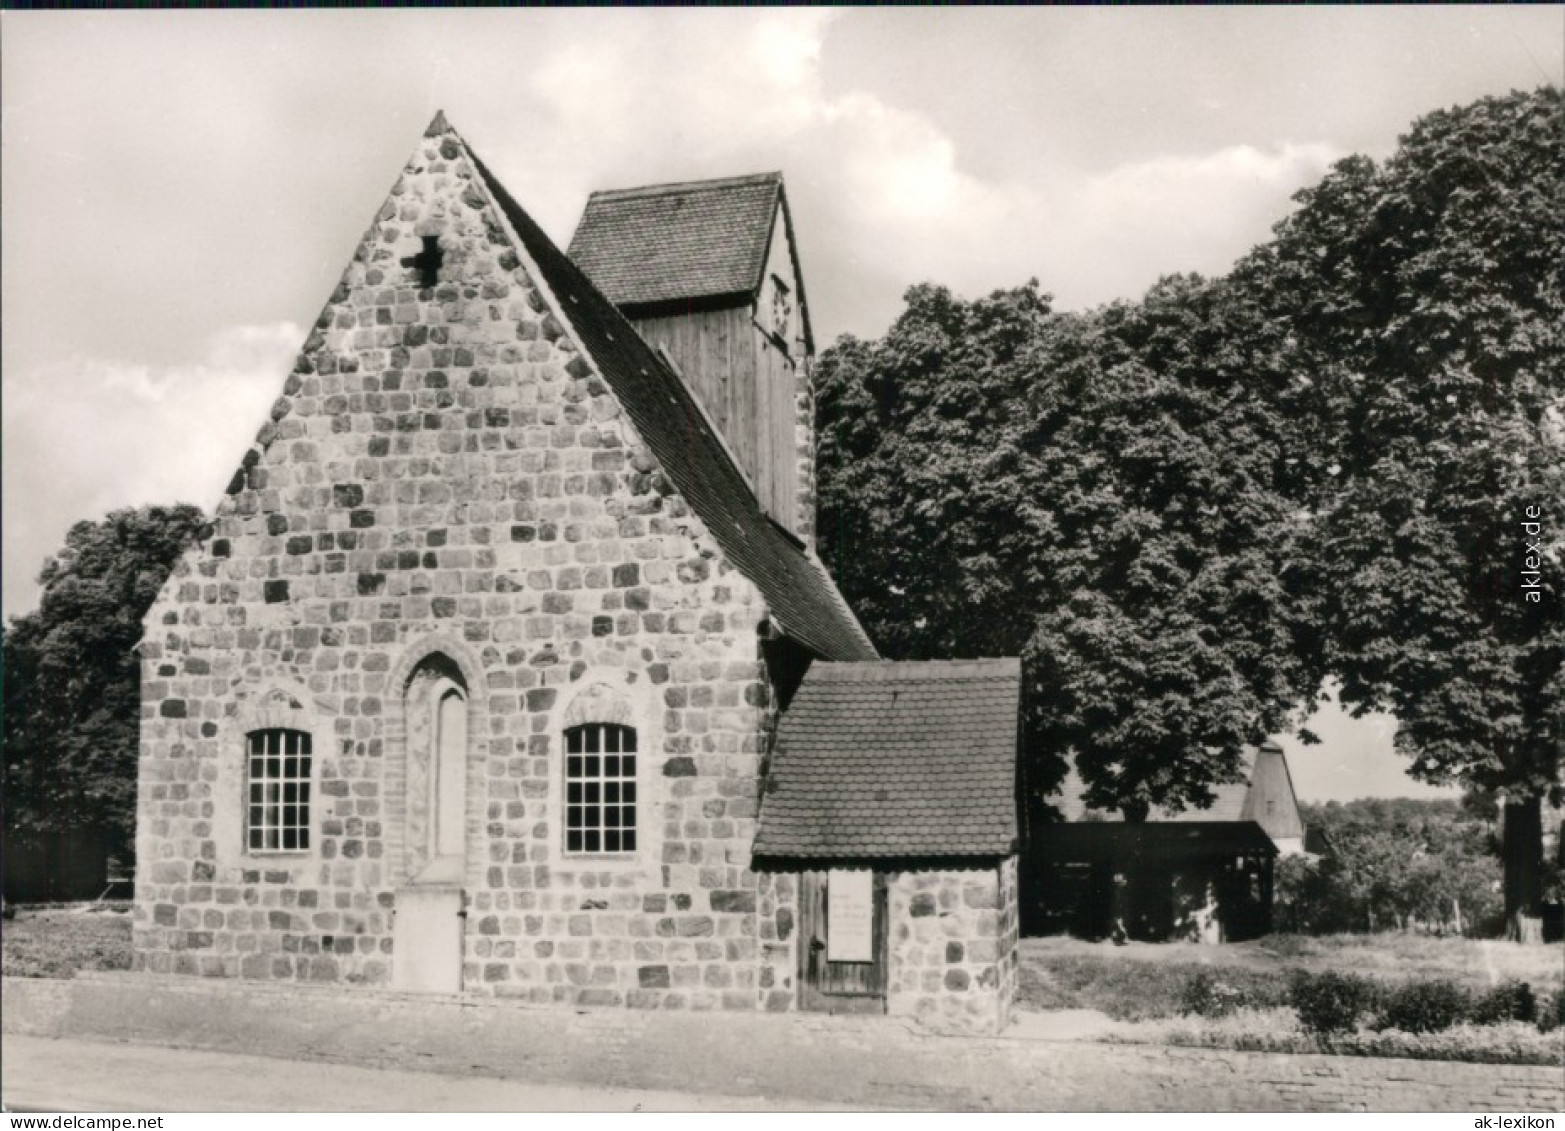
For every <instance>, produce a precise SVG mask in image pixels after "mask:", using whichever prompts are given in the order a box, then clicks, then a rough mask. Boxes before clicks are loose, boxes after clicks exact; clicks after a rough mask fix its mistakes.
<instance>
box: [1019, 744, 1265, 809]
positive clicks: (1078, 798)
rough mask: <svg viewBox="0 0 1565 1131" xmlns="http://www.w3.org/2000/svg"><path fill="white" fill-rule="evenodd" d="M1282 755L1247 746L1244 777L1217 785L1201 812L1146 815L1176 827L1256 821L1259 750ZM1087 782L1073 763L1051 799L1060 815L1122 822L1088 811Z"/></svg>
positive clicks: (1243, 769) (1245, 749)
mask: <svg viewBox="0 0 1565 1131" xmlns="http://www.w3.org/2000/svg"><path fill="white" fill-rule="evenodd" d="M1261 749H1264V750H1266V751H1268V752H1272V751H1276V752H1277V753H1279V754H1280V753H1281V752H1282V751H1281V747H1278V746H1276V745H1275V744H1273V743H1267V744H1266V745H1265V746H1264V747H1261V748H1260V749H1257V748H1256V747H1254V746H1246V747H1245V748H1244V750H1243V752H1242V753H1241V755H1240V764H1241V766H1242V772H1243V774H1244V777H1243V779H1242V780H1241V781H1236V782H1228V783H1226V784H1224V785H1219V786H1214V787H1213V789H1212V792H1213V793H1214V794H1216V796H1215V797H1214V798H1213V800H1212V803H1211V804H1210V805H1208V806H1206V807H1205V808H1201V809H1194V808H1192V809H1183V810H1181V811H1179V812H1177V813H1175V812H1172V811H1171V810H1168V809H1162V808H1158V809H1153V810H1152V811H1151V812H1150V813H1148V814H1147V821H1148V822H1159V823H1170V822H1172V823H1176V824H1180V823H1182V824H1211V823H1214V822H1223V821H1252V820H1256V819H1257V815H1256V814H1255V813H1254V812H1253V806H1252V805H1251V804H1250V793H1251V786H1252V783H1253V780H1254V777H1255V764H1256V759H1257V757H1258V755H1259V753H1260V750H1261ZM1086 789H1087V786H1086V783H1085V782H1084V781H1082V779H1081V775H1080V774H1079V773H1078V772H1077V771H1076V766H1075V764H1074V763H1072V764H1071V766H1070V768H1069V770H1068V771H1067V772H1066V775H1065V780H1064V781H1063V782H1062V783H1061V784H1060V789H1059V792H1058V793H1057V794H1055V796H1053V797H1051V798H1050V799H1049V800H1050V801H1051V802H1052V803H1053V804H1054V807H1055V808H1056V809H1058V810H1059V811H1060V816H1061V817H1063V818H1064V819H1065V820H1067V821H1080V820H1083V819H1087V820H1097V821H1110V822H1112V821H1120V820H1123V817H1122V816H1121V815H1120V814H1118V813H1105V812H1102V811H1101V810H1091V809H1088V807H1087V803H1086V801H1085V799H1084V794H1085V793H1086Z"/></svg>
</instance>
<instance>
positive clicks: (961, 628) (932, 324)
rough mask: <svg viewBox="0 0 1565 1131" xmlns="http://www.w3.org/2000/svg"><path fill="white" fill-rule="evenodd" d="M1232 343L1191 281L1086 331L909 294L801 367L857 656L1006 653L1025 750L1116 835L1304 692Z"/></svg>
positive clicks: (1217, 302)
mask: <svg viewBox="0 0 1565 1131" xmlns="http://www.w3.org/2000/svg"><path fill="white" fill-rule="evenodd" d="M1252 323H1257V313H1256V311H1255V310H1254V309H1252V308H1249V307H1246V306H1244V305H1243V304H1242V303H1240V302H1238V301H1236V298H1235V296H1234V295H1233V294H1232V293H1230V291H1229V290H1228V289H1227V288H1225V287H1224V286H1222V285H1220V284H1212V283H1207V282H1204V281H1202V280H1200V279H1194V278H1174V279H1168V280H1165V281H1164V282H1163V283H1162V284H1160V285H1159V286H1158V287H1157V288H1155V289H1154V290H1153V291H1152V293H1151V294H1149V295H1148V296H1147V298H1146V299H1145V300H1144V301H1143V302H1141V303H1137V304H1123V305H1118V306H1114V307H1110V308H1107V309H1106V310H1103V311H1099V312H1096V313H1094V314H1092V315H1084V316H1077V315H1055V314H1053V313H1051V311H1050V309H1049V306H1048V300H1047V297H1046V296H1044V295H1042V294H1041V293H1040V292H1039V291H1038V288H1037V286H1036V284H1030V285H1028V286H1026V287H1021V288H1017V289H1015V290H1011V291H1002V292H997V293H995V294H993V295H991V296H989V297H987V298H982V299H978V300H974V301H971V302H963V301H961V300H958V299H956V298H954V297H953V296H952V295H951V294H950V293H949V292H947V291H945V290H943V289H942V288H938V287H932V286H921V287H915V288H913V289H912V290H911V291H909V292H908V295H907V309H906V310H905V311H904V313H903V314H902V316H901V317H900V318H899V319H898V320H897V322H896V323H895V324H894V325H893V326H892V328H891V330H890V332H889V333H888V334H887V335H886V336H885V338H883V339H882V340H880V341H879V342H874V343H865V342H860V341H857V340H852V339H849V340H845V341H843V342H841V343H839V344H838V345H837V346H835V347H833V349H831V350H829V351H828V352H827V353H826V355H825V356H824V357H823V360H822V366H821V369H820V377H819V381H820V402H819V404H820V420H821V423H822V434H821V445H820V465H821V480H822V492H821V536H822V552H823V554H824V555H825V556H826V557H827V559H828V561H829V562H830V564H831V565H832V567H833V570H834V572H835V574H836V576H837V577H838V578H839V579H840V580H841V582H842V584H843V586H844V589H845V591H846V592H847V595H848V597H849V599H850V601H851V602H852V603H853V604H854V607H855V608H856V609H858V610H859V612H860V615H861V617H863V619H864V620H865V621H866V624H867V626H868V627H869V629H870V631H871V634H872V635H873V636H874V637H875V639H876V640H877V641H879V642H880V644H881V646H882V649H883V651H885V652H886V653H887V654H888V655H891V656H895V657H899V658H917V657H928V656H975V655H996V654H1009V655H1015V654H1019V653H1020V654H1023V655H1025V656H1026V658H1027V671H1028V677H1027V678H1028V681H1029V691H1030V692H1031V694H1029V696H1028V703H1029V719H1028V722H1029V725H1030V728H1031V730H1032V732H1033V735H1034V737H1035V739H1036V741H1035V742H1034V744H1033V745H1034V747H1035V748H1036V749H1039V750H1045V751H1052V752H1063V751H1065V750H1072V751H1074V752H1075V754H1076V758H1077V765H1078V767H1079V768H1080V770H1081V772H1082V775H1083V778H1084V779H1085V781H1086V783H1087V785H1088V790H1089V801H1091V803H1092V804H1094V805H1095V806H1096V807H1099V808H1115V809H1119V810H1121V811H1123V812H1124V813H1125V814H1126V815H1127V816H1128V817H1131V818H1132V819H1139V818H1141V817H1144V816H1145V814H1146V812H1147V810H1148V808H1149V807H1150V806H1152V805H1155V804H1161V805H1170V806H1173V807H1179V806H1182V805H1187V804H1200V803H1203V802H1206V801H1209V800H1210V798H1211V787H1212V786H1213V785H1215V784H1217V783H1219V782H1221V781H1224V780H1227V779H1229V778H1230V777H1232V776H1233V775H1234V774H1235V773H1236V771H1237V767H1238V763H1239V755H1240V750H1241V747H1242V746H1243V745H1244V744H1245V743H1253V742H1257V741H1259V740H1260V739H1261V738H1262V737H1264V735H1265V734H1266V733H1267V732H1268V731H1271V730H1275V729H1278V728H1280V727H1281V726H1282V725H1283V722H1284V719H1285V717H1286V714H1287V712H1288V710H1289V708H1290V707H1292V706H1293V705H1294V704H1295V703H1297V702H1298V701H1299V700H1301V699H1302V698H1305V697H1307V695H1308V694H1309V692H1310V690H1311V688H1312V687H1313V680H1314V679H1315V678H1316V673H1315V671H1314V668H1313V667H1312V666H1311V659H1312V658H1313V657H1314V654H1315V653H1314V650H1313V648H1312V646H1311V645H1310V644H1309V641H1308V636H1307V632H1306V631H1305V628H1306V623H1307V622H1306V620H1305V619H1304V618H1302V617H1301V616H1300V614H1299V611H1298V610H1299V607H1300V601H1299V600H1294V599H1290V596H1289V592H1288V591H1289V587H1290V585H1293V584H1294V581H1293V580H1292V576H1291V574H1292V571H1291V564H1292V555H1293V552H1294V540H1295V537H1296V534H1297V529H1298V525H1299V523H1298V518H1297V514H1296V512H1297V508H1296V507H1293V506H1291V505H1290V504H1289V502H1288V498H1287V495H1286V494H1285V493H1284V492H1283V491H1282V490H1281V484H1282V482H1283V480H1284V479H1285V478H1286V476H1287V475H1288V474H1290V467H1291V465H1290V464H1289V463H1288V460H1287V458H1286V453H1285V449H1284V446H1283V443H1282V437H1281V428H1280V426H1279V424H1278V422H1277V421H1276V420H1275V419H1273V416H1272V412H1271V409H1270V408H1269V406H1268V405H1267V403H1266V400H1265V398H1264V397H1263V396H1261V395H1258V390H1264V389H1265V388H1266V387H1268V386H1269V384H1270V383H1271V382H1272V381H1273V380H1274V379H1275V378H1274V377H1273V376H1272V375H1271V374H1270V373H1269V372H1267V373H1262V372H1261V371H1262V370H1263V369H1264V367H1265V366H1266V364H1267V363H1268V360H1267V359H1268V358H1269V354H1268V353H1267V351H1265V350H1263V349H1260V348H1258V347H1257V346H1256V345H1255V344H1254V341H1252V340H1251V339H1254V340H1255V341H1264V340H1265V339H1266V335H1267V328H1266V326H1265V325H1264V323H1258V324H1256V325H1253V326H1252V325H1251V324H1252ZM1234 324H1244V325H1246V326H1248V327H1250V329H1249V332H1248V334H1244V333H1240V332H1239V331H1238V330H1236V329H1235V328H1234ZM1231 340H1240V341H1244V342H1245V343H1246V344H1245V345H1243V346H1242V347H1239V348H1235V347H1233V346H1231V345H1230V341H1231ZM1302 595H1303V594H1302V590H1301V592H1300V594H1299V596H1300V597H1301V598H1302ZM1062 768H1063V767H1062V763H1059V762H1055V763H1053V764H1052V765H1050V764H1045V765H1043V766H1038V767H1034V768H1033V781H1034V783H1035V784H1036V786H1037V787H1038V792H1039V793H1040V794H1046V793H1047V792H1048V791H1049V789H1050V787H1051V786H1052V784H1053V782H1054V780H1055V776H1056V775H1057V774H1058V772H1059V771H1060V770H1061V769H1062Z"/></svg>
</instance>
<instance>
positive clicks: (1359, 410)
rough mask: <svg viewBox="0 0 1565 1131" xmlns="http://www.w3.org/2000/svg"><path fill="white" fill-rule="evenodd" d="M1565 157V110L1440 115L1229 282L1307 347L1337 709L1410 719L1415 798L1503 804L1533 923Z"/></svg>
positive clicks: (1295, 392) (1533, 102)
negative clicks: (1434, 792) (1456, 795)
mask: <svg viewBox="0 0 1565 1131" xmlns="http://www.w3.org/2000/svg"><path fill="white" fill-rule="evenodd" d="M1562 137H1565V99H1562V96H1561V92H1560V91H1559V90H1558V89H1555V88H1548V89H1543V90H1539V91H1537V92H1534V93H1530V94H1513V95H1511V96H1509V97H1506V98H1491V99H1486V100H1484V101H1481V102H1478V103H1476V104H1474V105H1472V106H1468V107H1465V108H1461V109H1456V110H1449V111H1442V112H1439V113H1435V114H1431V115H1429V116H1427V117H1425V118H1423V119H1421V120H1420V121H1419V122H1417V123H1415V125H1414V126H1413V128H1412V130H1411V131H1410V133H1409V134H1408V135H1407V136H1406V137H1404V138H1403V139H1402V142H1401V145H1400V147H1399V149H1398V151H1397V152H1396V153H1395V155H1394V156H1392V157H1391V158H1390V159H1389V160H1388V161H1387V162H1386V163H1385V164H1384V165H1383V166H1376V165H1375V164H1373V163H1372V162H1370V161H1368V160H1365V159H1362V158H1355V159H1352V160H1349V161H1347V162H1344V163H1342V164H1341V165H1339V166H1338V167H1337V168H1336V169H1335V170H1334V171H1333V172H1332V173H1331V174H1330V175H1329V176H1328V177H1327V178H1326V180H1325V181H1324V182H1323V183H1322V184H1321V185H1320V186H1318V187H1317V188H1315V189H1312V190H1309V191H1307V192H1305V193H1302V194H1301V195H1300V203H1301V207H1300V209H1299V210H1298V212H1297V213H1296V214H1295V215H1293V216H1292V217H1290V218H1289V219H1288V220H1287V221H1286V222H1284V223H1283V224H1282V225H1280V226H1279V228H1278V230H1277V237H1276V239H1275V240H1274V241H1272V243H1271V244H1269V245H1268V246H1266V247H1263V248H1261V249H1258V251H1257V252H1256V253H1255V254H1254V255H1253V256H1252V257H1250V259H1249V260H1248V261H1247V262H1246V263H1244V264H1243V265H1241V267H1240V269H1239V270H1238V271H1236V272H1235V275H1234V276H1233V280H1232V281H1233V283H1234V285H1235V286H1238V287H1242V288H1244V289H1245V290H1246V291H1247V292H1248V293H1249V294H1251V295H1252V296H1253V297H1254V298H1255V300H1256V301H1258V302H1260V303H1262V304H1263V305H1264V306H1266V307H1268V309H1269V310H1270V312H1271V314H1272V316H1273V317H1274V318H1276V319H1277V320H1278V321H1279V322H1281V323H1284V324H1286V325H1287V326H1288V327H1289V337H1288V339H1287V341H1286V343H1285V351H1286V353H1287V366H1288V368H1289V370H1290V371H1291V372H1292V373H1293V374H1294V379H1293V381H1292V383H1291V385H1290V386H1288V387H1287V388H1286V389H1284V390H1283V391H1282V394H1281V395H1282V397H1283V399H1284V400H1286V401H1288V402H1289V404H1290V406H1291V410H1292V411H1291V412H1290V416H1292V417H1293V418H1294V419H1298V420H1300V421H1304V422H1306V427H1305V429H1304V430H1303V431H1301V432H1300V433H1299V436H1300V438H1301V440H1303V441H1305V442H1302V443H1301V444H1300V445H1299V446H1298V450H1297V455H1298V457H1299V458H1300V460H1301V461H1302V463H1303V464H1306V465H1308V466H1309V468H1310V471H1309V473H1308V474H1307V475H1306V476H1305V477H1304V478H1305V480H1306V481H1307V484H1306V485H1307V487H1308V489H1307V490H1306V491H1305V492H1304V493H1303V495H1302V496H1301V498H1302V501H1303V502H1304V503H1305V505H1307V506H1308V507H1309V508H1311V510H1312V512H1313V515H1314V521H1313V527H1314V531H1315V533H1314V536H1313V538H1314V545H1315V546H1316V548H1317V550H1318V553H1317V555H1316V559H1315V562H1316V566H1317V568H1318V575H1317V583H1318V586H1319V590H1318V591H1319V592H1320V593H1321V594H1322V596H1323V597H1324V598H1325V599H1324V600H1323V601H1322V603H1321V606H1320V608H1321V610H1322V614H1323V618H1322V628H1323V629H1324V633H1323V636H1324V640H1325V641H1326V643H1327V648H1328V652H1329V655H1328V657H1327V661H1328V663H1329V665H1330V669H1331V670H1332V672H1333V673H1334V674H1335V675H1336V676H1337V677H1338V678H1339V679H1340V681H1341V685H1342V698H1343V700H1344V701H1345V702H1346V703H1347V704H1349V705H1350V706H1352V707H1354V708H1356V709H1358V710H1360V711H1364V710H1370V709H1387V710H1390V711H1392V712H1393V713H1394V714H1395V715H1396V718H1397V722H1398V729H1397V736H1396V744H1397V746H1398V748H1399V749H1400V750H1401V751H1402V752H1404V753H1405V754H1407V755H1408V756H1409V757H1410V758H1411V759H1412V767H1411V768H1412V772H1413V774H1414V775H1415V776H1417V777H1419V778H1422V779H1424V780H1426V781H1431V782H1436V783H1444V782H1452V781H1460V782H1462V783H1465V784H1467V785H1469V786H1471V787H1474V788H1477V789H1480V790H1487V791H1503V793H1504V794H1505V797H1506V804H1505V818H1504V844H1505V862H1506V866H1505V894H1506V912H1507V915H1508V916H1511V917H1514V916H1516V915H1518V913H1521V914H1522V916H1523V917H1524V918H1525V917H1529V916H1532V915H1534V914H1535V913H1536V906H1537V903H1538V901H1539V898H1540V892H1541V888H1540V876H1541V872H1540V866H1539V862H1540V859H1541V837H1540V834H1541V826H1540V801H1541V800H1542V799H1544V798H1550V799H1552V800H1553V801H1555V802H1556V803H1557V802H1558V801H1559V799H1560V797H1561V793H1562V781H1561V770H1562V758H1565V615H1562V613H1565V608H1562V596H1565V594H1562V584H1565V579H1562V574H1561V567H1562V565H1565V553H1562V548H1565V416H1562V412H1565V338H1562V334H1565V298H1562V289H1561V270H1562V266H1561V265H1562V264H1565V211H1562V201H1565V145H1562V144H1561V138H1562ZM1518 922H1520V921H1518ZM1517 929H1518V930H1519V931H1521V930H1525V925H1523V926H1518V928H1517Z"/></svg>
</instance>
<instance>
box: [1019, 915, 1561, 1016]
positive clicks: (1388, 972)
mask: <svg viewBox="0 0 1565 1131" xmlns="http://www.w3.org/2000/svg"><path fill="white" fill-rule="evenodd" d="M1294 970H1306V971H1308V972H1310V973H1316V974H1318V973H1324V972H1326V971H1337V972H1344V973H1346V972H1351V973H1355V974H1362V975H1365V976H1367V977H1370V978H1376V979H1379V980H1383V981H1394V982H1404V981H1413V980H1429V979H1436V978H1443V979H1447V980H1449V981H1452V982H1455V983H1456V984H1457V985H1460V986H1464V987H1466V988H1468V989H1472V990H1486V989H1489V988H1491V987H1493V986H1496V985H1499V984H1500V983H1502V982H1505V981H1509V980H1520V981H1524V982H1529V983H1531V985H1532V988H1533V990H1534V991H1535V992H1537V993H1538V995H1539V996H1540V997H1541V996H1542V995H1543V993H1544V992H1546V991H1551V990H1558V989H1559V988H1560V987H1561V986H1562V985H1565V964H1562V963H1561V961H1560V948H1559V947H1558V946H1519V945H1517V944H1515V943H1506V942H1488V941H1483V940H1477V939H1437V938H1428V937H1425V936H1420V935H1403V934H1400V933H1396V934H1381V935H1326V936H1321V937H1318V938H1316V937H1308V936H1300V935H1270V936H1268V937H1266V938H1263V939H1257V940H1255V941H1253V942H1246V943H1230V944H1226V945H1224V946H1201V945H1198V944H1196V943H1129V944H1127V945H1125V946H1114V945H1112V944H1109V943H1089V942H1083V941H1081V940H1079V939H1071V938H1061V937H1053V938H1040V939H1023V940H1022V941H1021V968H1020V973H1021V988H1020V994H1019V1001H1018V1004H1019V1005H1020V1006H1021V1007H1022V1008H1023V1009H1095V1010H1098V1011H1099V1012H1101V1013H1105V1014H1107V1015H1108V1016H1110V1017H1112V1018H1115V1019H1116V1020H1121V1021H1142V1020H1148V1019H1153V1018H1159V1017H1175V1016H1178V1015H1179V1013H1180V1008H1181V1005H1182V1004H1183V999H1184V991H1185V986H1186V984H1187V983H1188V982H1189V980H1190V979H1191V978H1192V977H1193V976H1194V975H1195V974H1197V973H1199V972H1203V971H1204V972H1206V973H1208V974H1210V975H1211V976H1212V978H1213V980H1214V981H1216V982H1217V983H1219V984H1220V985H1222V986H1224V987H1228V988H1231V989H1232V990H1234V991H1237V994H1238V997H1239V1002H1240V1003H1241V1004H1243V1005H1248V1006H1255V1007H1260V1008H1266V1007H1270V1006H1274V1005H1284V1004H1287V1002H1288V979H1289V977H1290V974H1291V971H1294Z"/></svg>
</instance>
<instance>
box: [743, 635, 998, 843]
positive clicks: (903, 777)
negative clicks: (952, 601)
mask: <svg viewBox="0 0 1565 1131" xmlns="http://www.w3.org/2000/svg"><path fill="white" fill-rule="evenodd" d="M1020 696H1021V663H1020V661H1018V660H1015V659H999V660H930V661H903V662H891V661H886V660H881V661H877V662H873V663H818V664H814V665H813V666H811V668H810V670H809V672H808V673H807V674H806V675H805V677H804V682H803V683H802V684H800V686H799V690H798V692H797V693H796V694H795V696H794V699H793V702H792V703H791V704H790V705H789V707H788V709H787V711H785V712H784V713H783V716H782V720H781V722H780V724H779V726H778V731H777V743H776V747H775V749H774V750H773V753H772V759H771V765H770V768H769V770H768V772H767V781H766V788H765V790H764V792H763V794H762V800H761V818H760V828H759V830H758V831H757V833H756V838H755V854H756V855H757V856H765V857H791V858H828V857H829V858H831V859H834V860H854V859H857V860H869V859H886V858H914V857H922V858H928V857H972V856H979V857H994V856H1004V855H1008V854H1009V853H1011V852H1013V851H1015V848H1016V840H1017V826H1016V759H1017V725H1018V710H1019V706H1020Z"/></svg>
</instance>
